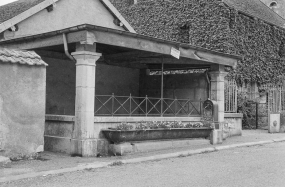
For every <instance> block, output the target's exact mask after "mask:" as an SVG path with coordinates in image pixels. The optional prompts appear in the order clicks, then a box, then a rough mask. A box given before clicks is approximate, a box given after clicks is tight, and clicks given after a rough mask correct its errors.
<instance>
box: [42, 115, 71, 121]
mask: <svg viewBox="0 0 285 187" xmlns="http://www.w3.org/2000/svg"><path fill="white" fill-rule="evenodd" d="M74 120H75V116H67V115H46V121H74Z"/></svg>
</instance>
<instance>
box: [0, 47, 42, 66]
mask: <svg viewBox="0 0 285 187" xmlns="http://www.w3.org/2000/svg"><path fill="white" fill-rule="evenodd" d="M0 61H2V62H6V63H13V64H14V63H19V64H26V65H30V66H34V65H39V66H41V65H44V66H47V64H46V63H45V62H44V61H43V60H42V59H41V57H40V56H39V55H38V54H37V53H35V52H34V51H20V50H15V49H6V48H0Z"/></svg>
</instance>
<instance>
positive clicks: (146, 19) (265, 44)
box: [112, 0, 285, 84]
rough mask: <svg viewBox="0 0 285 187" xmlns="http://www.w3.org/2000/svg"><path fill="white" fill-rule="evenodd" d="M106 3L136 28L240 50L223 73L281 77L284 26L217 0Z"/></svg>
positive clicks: (263, 78)
mask: <svg viewBox="0 0 285 187" xmlns="http://www.w3.org/2000/svg"><path fill="white" fill-rule="evenodd" d="M112 3H113V4H114V5H115V7H116V8H118V10H119V11H120V12H121V13H122V14H123V16H124V17H125V18H126V19H127V21H128V22H129V23H130V24H131V25H132V26H133V27H134V29H135V30H136V31H137V32H138V33H140V34H144V35H149V36H152V37H157V38H162V39H166V40H171V41H178V42H184V43H190V44H192V45H196V46H200V47H204V48H207V49H211V50H216V51H220V52H225V53H230V54H237V55H241V56H242V57H243V60H242V61H240V62H239V64H238V67H237V68H236V69H235V70H230V74H229V76H231V77H233V78H235V79H236V80H237V81H238V82H240V83H242V82H245V81H257V82H258V83H259V84H264V83H278V82H280V80H282V79H283V78H284V76H283V73H285V60H283V59H282V58H281V57H283V56H284V48H285V47H284V41H285V30H284V29H282V28H278V27H275V26H273V25H269V24H267V23H264V22H263V21H262V20H260V19H255V18H251V17H248V16H246V15H243V14H240V13H238V12H237V11H236V10H234V9H232V8H230V7H228V6H227V5H225V4H224V3H223V2H221V1H219V0H138V3H137V4H133V3H132V2H131V1H130V0H112ZM185 28H187V32H185Z"/></svg>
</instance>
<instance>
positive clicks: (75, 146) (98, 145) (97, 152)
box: [70, 139, 109, 157]
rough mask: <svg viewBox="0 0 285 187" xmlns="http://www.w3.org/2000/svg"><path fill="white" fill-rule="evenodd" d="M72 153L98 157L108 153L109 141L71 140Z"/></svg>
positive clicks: (73, 154)
mask: <svg viewBox="0 0 285 187" xmlns="http://www.w3.org/2000/svg"><path fill="white" fill-rule="evenodd" d="M70 143H71V155H72V156H81V157H96V156H104V155H107V154H108V145H109V143H108V141H106V140H101V139H84V140H77V139H72V140H71V142H70Z"/></svg>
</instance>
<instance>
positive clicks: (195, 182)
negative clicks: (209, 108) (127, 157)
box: [0, 143, 285, 187]
mask: <svg viewBox="0 0 285 187" xmlns="http://www.w3.org/2000/svg"><path fill="white" fill-rule="evenodd" d="M284 160H285V143H275V144H269V145H264V146H255V147H246V148H236V149H231V150H224V151H218V152H213V153H206V154H201V155H195V156H189V157H180V158H173V159H167V160H160V161H153V162H145V163H137V164H128V165H120V166H112V167H109V168H101V169H94V170H85V171H80V172H74V173H66V174H62V175H57V176H46V177H40V178H34V179H25V180H21V181H15V182H12V183H2V184H0V186H9V187H10V186H11V187H12V186H13V187H20V186H21V187H22V186H23V187H33V186H40V187H57V186H60V187H62V186H68V187H78V186H82V187H83V186H84V187H85V186H96V187H101V186H107V187H109V186H111V187H113V186H118V187H121V186H123V187H128V186H130V187H141V186H142V187H145V186H163V187H166V186H169V187H174V186H179V187H180V186H181V187H184V186H195V187H199V186H201V187H207V186H209V187H216V186H217V187H223V186H225V187H235V186H238V187H240V186H242V187H249V186H250V187H251V186H256V187H263V186H264V187H275V186H276V187H284V186H285V162H284Z"/></svg>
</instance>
